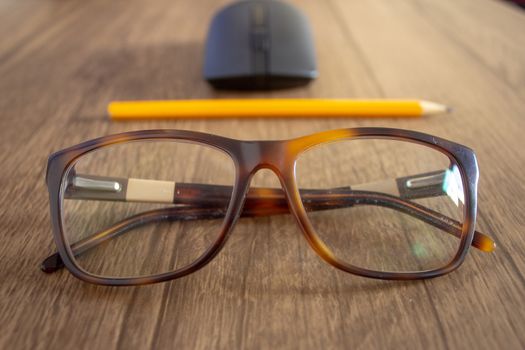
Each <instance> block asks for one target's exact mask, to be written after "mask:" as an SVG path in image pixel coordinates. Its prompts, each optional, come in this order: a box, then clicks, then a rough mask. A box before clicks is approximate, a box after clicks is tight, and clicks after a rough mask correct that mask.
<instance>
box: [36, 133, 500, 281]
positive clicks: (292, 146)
mask: <svg viewBox="0 0 525 350" xmlns="http://www.w3.org/2000/svg"><path fill="white" fill-rule="evenodd" d="M357 138H379V139H392V140H402V141H407V142H413V143H418V144H421V145H424V146H427V147H431V148H433V149H436V150H438V151H439V152H441V153H443V154H445V155H447V156H448V157H449V158H450V159H451V160H453V161H454V162H455V163H456V164H457V166H458V168H459V171H460V173H461V178H462V181H463V188H464V191H465V203H464V211H465V212H464V222H463V224H462V226H461V227H460V228H458V234H457V236H460V237H459V238H460V239H461V242H460V245H459V249H458V252H457V253H456V255H455V256H454V258H453V259H452V260H451V261H450V262H449V263H448V264H447V265H446V266H444V267H441V268H438V269H433V270H427V271H418V272H380V271H374V270H368V269H363V268H360V267H356V266H353V265H350V264H347V263H345V262H343V261H341V260H339V259H338V258H337V257H335V256H334V255H333V254H332V253H331V251H330V250H329V249H328V248H327V247H326V246H325V244H324V243H323V242H322V240H321V239H320V238H319V237H318V235H317V234H316V232H315V230H314V228H313V227H312V224H311V223H310V220H309V218H308V216H307V214H306V209H305V205H304V203H303V201H302V200H301V194H300V191H299V189H298V187H297V183H296V179H295V163H296V160H297V159H298V156H299V155H300V154H301V153H302V152H304V151H306V150H308V149H309V148H311V147H314V146H317V145H320V144H324V143H329V142H335V141H341V140H352V139H357ZM138 140H179V141H189V142H192V143H197V144H202V145H207V146H211V147H213V148H216V149H218V150H221V151H223V152H225V153H226V154H228V155H229V156H230V157H231V158H232V160H233V162H234V164H235V170H236V176H235V183H234V188H233V192H232V193H231V199H230V200H229V205H228V209H227V211H226V213H225V214H224V213H222V215H224V219H223V223H222V228H221V232H220V233H219V234H218V236H217V239H216V240H215V242H214V243H213V245H212V246H211V247H210V248H209V249H208V250H207V251H206V252H204V253H203V254H202V255H201V256H200V257H199V258H198V259H197V260H196V261H194V262H193V263H191V264H190V265H188V266H185V267H183V268H180V269H178V270H175V271H172V272H167V273H162V274H158V275H153V276H145V277H133V278H107V277H102V276H97V275H93V274H90V273H89V272H87V271H85V270H83V269H82V268H81V267H80V266H79V265H78V264H77V263H76V261H75V258H74V253H73V251H72V248H71V246H69V245H68V244H67V241H66V239H65V237H64V231H63V224H62V198H63V197H64V196H63V195H64V193H63V191H65V190H64V188H63V187H64V186H63V185H62V184H63V178H64V176H66V174H67V172H68V169H69V168H70V166H71V165H72V164H74V163H75V162H76V160H77V159H78V158H79V157H81V156H82V155H84V154H86V153H88V152H91V151H94V150H96V149H98V148H101V147H106V146H110V145H114V144H119V143H123V142H130V141H138ZM263 168H265V169H270V170H272V171H273V172H274V173H275V174H276V175H277V177H278V178H279V180H280V182H281V186H282V190H283V191H282V193H283V194H284V198H282V199H283V200H284V203H281V204H280V207H279V204H278V203H277V202H276V203H275V205H274V209H275V210H274V211H275V212H276V213H278V212H281V213H282V212H287V211H289V212H291V214H292V215H293V216H294V217H295V219H296V220H297V222H298V224H299V226H300V228H301V230H302V232H303V234H304V236H305V237H306V239H307V241H308V243H309V244H310V246H311V247H312V248H313V249H314V250H315V251H316V252H317V254H318V255H319V256H320V257H321V258H322V259H323V260H325V261H326V262H328V263H329V264H330V265H332V266H334V267H336V268H338V269H340V270H343V271H346V272H349V273H352V274H356V275H360V276H364V277H371V278H378V279H391V280H414V279H423V278H431V277H437V276H441V275H444V274H446V273H449V272H451V271H453V270H455V269H456V268H458V267H459V266H460V265H461V263H462V262H463V261H464V259H465V257H466V255H467V253H468V250H469V247H470V246H471V245H474V246H476V247H477V248H479V249H480V250H484V251H492V250H493V249H494V242H493V241H492V240H491V239H490V238H489V237H487V236H485V235H484V234H481V233H479V232H477V231H475V222H476V205H477V183H478V165H477V161H476V156H475V154H474V152H473V151H472V150H471V149H470V148H468V147H465V146H462V145H460V144H457V143H454V142H451V141H448V140H444V139H442V138H439V137H435V136H432V135H428V134H424V133H420V132H415V131H409V130H400V129H390V128H355V129H340V130H332V131H325V132H320V133H316V134H313V135H308V136H304V137H299V138H295V139H291V140H277V141H243V140H235V139H230V138H225V137H221V136H217V135H211V134H205V133H200V132H193V131H184V130H145V131H132V132H126V133H122V134H117V135H110V136H104V137H101V138H97V139H95V140H91V141H87V142H84V143H81V144H79V145H77V146H73V147H70V148H67V149H64V150H62V151H58V152H56V153H54V154H52V155H51V156H50V157H49V161H48V166H47V173H46V182H47V186H48V190H49V197H50V207H51V219H52V225H53V232H54V239H55V243H56V246H57V248H58V253H57V254H54V255H52V256H50V257H49V258H48V259H46V260H45V261H44V264H43V267H42V269H43V270H44V271H45V272H52V271H55V270H57V269H58V268H59V267H61V266H65V267H66V268H67V269H68V270H69V271H70V272H71V273H72V274H73V275H74V276H75V277H78V278H79V279H81V280H84V281H86V282H91V283H95V284H102V285H112V286H125V285H143V284H149V283H155V282H162V281H167V280H171V279H175V278H179V277H183V276H185V275H187V274H189V273H192V272H195V271H197V270H198V269H200V268H202V267H203V266H205V265H206V264H207V263H208V262H210V261H211V260H212V259H213V258H214V257H215V256H216V255H217V253H218V252H219V251H220V250H221V248H222V247H223V245H224V243H225V242H226V240H227V238H228V236H229V234H230V232H231V231H232V228H233V227H234V225H235V223H236V221H237V219H238V218H239V217H240V216H256V215H258V214H257V211H256V210H255V209H256V206H257V201H253V200H252V201H250V195H249V187H250V181H251V178H252V176H253V175H254V174H255V173H256V172H257V171H258V170H260V169H263ZM255 190H256V189H255ZM194 192H195V191H194ZM197 192H198V191H197ZM251 192H252V191H250V193H251ZM406 203H409V204H406ZM283 204H284V208H283V207H282V206H283ZM405 206H407V208H406V210H408V211H410V210H412V211H414V213H415V214H414V215H416V216H417V215H423V214H418V212H419V207H418V205H417V204H416V203H413V202H405ZM286 207H287V208H286ZM250 209H251V210H252V211H254V210H255V211H254V214H253V215H243V210H245V211H246V210H248V211H249V210H250ZM263 211H264V210H263ZM222 215H221V216H222ZM260 215H264V214H260ZM411 215H412V214H411ZM429 220H430V221H432V218H430V219H429ZM460 232H461V233H460Z"/></svg>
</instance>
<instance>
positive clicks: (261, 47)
mask: <svg viewBox="0 0 525 350" xmlns="http://www.w3.org/2000/svg"><path fill="white" fill-rule="evenodd" d="M252 46H253V49H254V50H255V51H264V52H265V51H268V50H269V49H270V38H269V36H268V31H267V30H266V29H265V28H255V29H254V30H253V32H252Z"/></svg>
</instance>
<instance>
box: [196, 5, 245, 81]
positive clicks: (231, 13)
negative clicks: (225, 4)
mask: <svg viewBox="0 0 525 350" xmlns="http://www.w3.org/2000/svg"><path fill="white" fill-rule="evenodd" d="M249 11H250V9H249V7H248V6H234V7H230V8H227V9H226V10H225V11H222V12H220V13H218V14H217V15H216V16H215V18H214V19H213V21H212V23H211V25H210V29H209V31H208V40H207V43H206V55H205V62H204V73H205V76H206V78H215V77H222V76H227V75H239V74H250V72H251V70H252V68H251V52H250V48H249V46H248V45H247V43H248V42H249V41H250V37H249V35H250V31H249V30H247V29H248V28H250V27H251V23H250V21H251V20H250V13H249Z"/></svg>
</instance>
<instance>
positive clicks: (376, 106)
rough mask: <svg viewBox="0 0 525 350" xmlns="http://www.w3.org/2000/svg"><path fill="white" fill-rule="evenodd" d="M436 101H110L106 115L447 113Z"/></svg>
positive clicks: (234, 116)
mask: <svg viewBox="0 0 525 350" xmlns="http://www.w3.org/2000/svg"><path fill="white" fill-rule="evenodd" d="M449 111H450V108H448V107H447V106H444V105H442V104H439V103H435V102H430V101H418V100H352V99H245V100H225V99H219V100H171V101H114V102H111V103H110V104H109V106H108V113H109V116H110V118H112V119H114V120H121V119H157V118H161V119H183V118H272V117H273V118H283V117H284V118H288V117H294V118H312V117H340V118H347V117H351V118H356V117H357V118H359V117H395V118H405V117H406V118H410V117H420V116H423V115H430V114H439V113H446V112H449Z"/></svg>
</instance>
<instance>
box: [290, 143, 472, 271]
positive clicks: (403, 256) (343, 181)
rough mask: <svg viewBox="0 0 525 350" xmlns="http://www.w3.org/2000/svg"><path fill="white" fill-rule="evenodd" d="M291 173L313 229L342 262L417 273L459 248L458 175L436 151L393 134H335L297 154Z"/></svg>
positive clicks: (438, 265)
mask: <svg viewBox="0 0 525 350" xmlns="http://www.w3.org/2000/svg"><path fill="white" fill-rule="evenodd" d="M296 178H297V183H298V186H299V189H300V193H301V198H302V200H303V205H304V206H305V209H306V210H307V215H308V219H309V220H310V222H311V224H312V226H313V228H314V230H315V233H316V234H317V235H318V236H319V237H320V238H321V240H323V242H324V243H325V245H326V246H327V247H328V248H329V249H330V250H331V251H332V253H333V254H334V256H335V257H337V258H338V259H339V260H341V261H343V262H344V263H347V264H350V265H353V266H357V267H360V268H365V269H369V270H374V271H382V272H420V271H425V270H433V269H438V268H442V267H444V266H445V265H447V264H448V263H449V262H450V261H451V260H452V259H453V258H454V256H455V255H456V253H457V252H458V250H459V245H460V242H461V229H462V225H463V217H464V208H463V206H464V202H465V195H464V190H463V184H462V178H461V174H460V172H459V169H458V167H457V165H456V164H455V162H454V161H453V160H451V159H449V157H448V156H447V155H445V154H443V153H441V152H439V151H437V150H434V149H432V148H430V147H426V146H422V145H419V144H415V143H409V142H405V141H398V140H387V139H364V138H363V139H353V140H345V141H339V142H335V143H329V144H324V145H319V146H317V147H314V148H312V149H310V150H308V151H306V152H305V153H303V154H302V155H300V157H299V159H298V160H297V163H296ZM312 190H315V191H312ZM309 193H316V195H317V200H318V201H319V200H324V201H326V203H325V205H324V207H323V210H318V209H316V208H313V207H312V206H311V205H310V204H309V203H310V202H311V198H310V197H309V196H310V194H309ZM319 207H320V206H318V208H319Z"/></svg>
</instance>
